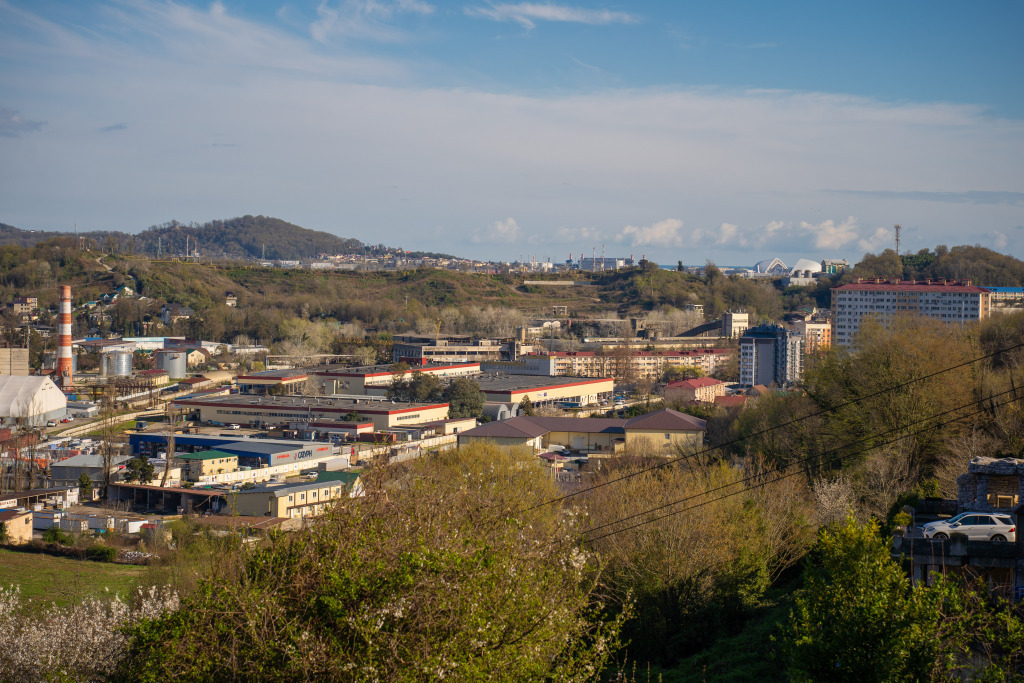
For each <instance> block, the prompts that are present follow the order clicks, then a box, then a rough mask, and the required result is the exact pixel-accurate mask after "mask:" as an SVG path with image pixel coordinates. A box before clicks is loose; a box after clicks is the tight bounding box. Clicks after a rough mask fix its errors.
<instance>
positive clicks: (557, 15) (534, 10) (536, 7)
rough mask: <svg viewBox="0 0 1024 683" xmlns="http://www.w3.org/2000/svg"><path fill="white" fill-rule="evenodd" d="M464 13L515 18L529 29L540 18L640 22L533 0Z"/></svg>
mask: <svg viewBox="0 0 1024 683" xmlns="http://www.w3.org/2000/svg"><path fill="white" fill-rule="evenodd" d="M465 13H466V15H467V16H470V17H481V18H484V19H492V20H494V21H514V22H515V23H517V24H519V25H520V26H522V27H523V28H526V29H532V28H534V27H535V26H536V22H537V21H560V22H571V23H577V24H591V25H594V26H603V25H606V24H633V23H636V22H637V21H639V18H638V17H637V16H635V15H633V14H629V13H627V12H613V11H611V10H600V9H584V8H580V7H566V6H565V5H549V4H546V3H534V2H520V3H515V4H511V3H498V4H494V5H491V6H489V7H467V8H466V9H465Z"/></svg>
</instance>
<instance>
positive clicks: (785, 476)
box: [581, 388, 1021, 542]
mask: <svg viewBox="0 0 1024 683" xmlns="http://www.w3.org/2000/svg"><path fill="white" fill-rule="evenodd" d="M1016 392H1017V389H1016V388H1014V389H1009V390H1007V391H1004V392H1000V393H999V394H994V395H992V396H989V397H987V398H983V399H979V400H977V401H972V402H971V403H968V404H965V405H963V406H960V407H958V408H953V409H951V410H947V411H943V412H942V413H937V414H935V415H932V416H930V417H927V418H923V419H921V420H918V421H917V422H914V423H911V424H920V423H921V422H927V421H928V420H933V419H935V418H937V417H941V416H942V415H946V414H948V413H950V412H954V411H956V410H962V409H963V408H966V407H969V406H972V405H976V404H979V403H984V402H986V401H991V400H992V399H993V398H996V397H997V396H1003V395H1005V394H1008V393H1016ZM1020 400H1021V397H1017V396H1015V397H1014V398H1012V399H1010V400H1008V401H1004V402H1002V403H1000V404H998V405H996V404H993V405H992V407H994V408H998V407H1002V406H1004V405H1009V404H1010V403H1014V402H1016V401H1020ZM985 410H986V408H984V407H982V408H981V409H979V410H976V411H974V412H972V413H969V414H967V415H960V416H958V417H954V418H952V419H951V420H950V421H949V422H946V423H943V424H937V425H931V426H928V427H925V428H923V429H920V430H918V431H916V432H913V433H911V434H901V435H899V436H896V437H894V438H892V439H890V440H888V441H884V442H882V443H880V444H872V445H870V446H867V447H865V448H862V449H860V450H858V451H854V452H853V453H847V454H841V455H837V456H835V457H834V458H831V459H829V460H826V461H825V462H826V463H832V462H836V461H842V460H844V459H846V458H849V457H852V456H854V455H859V454H861V453H864V452H867V451H870V450H873V449H875V448H879V447H881V446H887V445H889V444H893V443H896V442H897V441H901V440H903V439H907V438H909V437H911V436H918V435H919V434H924V433H925V432H928V431H931V430H933V429H938V428H939V427H942V426H945V425H946V424H949V423H950V422H957V421H960V420H963V419H966V418H968V417H973V416H975V415H979V414H981V413H983V412H985ZM909 426H910V425H906V426H905V427H901V428H899V429H905V428H906V427H909ZM892 431H896V430H895V429H894V430H889V432H892ZM882 433H883V434H884V433H886V432H882ZM874 436H878V435H877V434H876V435H874ZM869 438H870V437H869ZM853 443H856V442H852V443H851V444H846V445H845V446H842V447H840V448H845V447H847V446H850V445H852V444H853ZM832 450H837V449H832ZM828 452H830V451H826V452H825V453H828ZM825 453H822V454H818V455H817V456H816V457H821V456H822V455H825ZM809 459H810V456H809V457H808V458H804V459H803V461H804V462H806V461H808V460H809ZM795 464H797V463H793V464H791V465H789V466H788V467H786V468H776V469H775V470H768V472H766V473H761V474H758V475H751V476H749V477H746V478H744V479H740V480H739V481H735V482H732V483H730V484H723V485H721V486H718V487H715V488H713V489H708V490H707V491H702V492H701V493H695V494H692V495H689V496H685V497H683V498H680V499H678V500H675V501H672V502H670V503H665V504H664V505H659V506H658V507H655V508H651V509H650V510H646V511H644V512H639V513H636V514H634V515H630V516H628V517H622V518H620V519H616V520H613V521H611V522H606V523H605V524H601V525H599V526H596V527H592V528H590V529H586V530H584V531H583V532H581V533H583V534H590V533H592V532H594V531H597V530H599V529H604V528H607V527H609V526H612V525H614V524H621V523H622V522H627V521H629V520H631V519H636V518H637V517H641V516H643V515H649V514H651V513H652V512H657V511H659V510H664V509H666V508H671V507H675V506H676V505H679V504H680V503H685V502H686V501H688V500H693V499H694V498H700V497H702V496H706V495H709V494H711V493H715V492H718V491H721V490H723V489H727V488H731V487H733V486H738V485H740V484H745V483H747V482H749V481H751V480H753V479H760V478H762V477H764V476H765V474H771V473H773V472H775V473H784V472H785V470H786V469H789V467H792V466H793V465H795ZM802 473H803V472H802V471H801V470H797V471H795V472H789V473H786V474H781V476H779V477H776V478H775V479H772V480H770V481H765V482H761V483H758V484H757V485H756V486H747V487H745V488H742V489H740V490H738V491H733V492H731V493H727V494H725V495H722V496H719V497H718V498H711V499H709V500H705V501H701V502H699V503H695V504H694V505H690V506H687V507H685V508H682V509H680V510H673V511H671V512H667V513H665V514H663V515H659V516H657V517H652V518H651V519H646V520H644V521H642V522H638V523H636V524H632V525H630V526H627V527H624V528H622V529H616V530H613V531H609V532H608V533H605V534H602V535H600V536H596V537H593V538H588V539H587V540H589V541H590V542H594V541H598V540H601V539H602V538H607V537H608V536H614V535H615V534H619V533H622V532H625V531H630V530H632V529H636V528H637V527H641V526H643V525H645V524H650V523H651V522H656V521H658V520H661V519H665V518H667V517H672V516H673V515H677V514H680V513H682V512H687V511H689V510H693V509H696V508H699V507H703V506H705V505H710V504H711V503H714V502H717V501H721V500H724V499H726V498H730V497H732V496H736V495H739V494H741V493H745V492H747V491H752V490H754V489H757V488H763V487H765V486H767V485H769V484H774V483H776V482H779V481H782V480H783V479H788V478H789V477H794V476H797V475H799V474H802Z"/></svg>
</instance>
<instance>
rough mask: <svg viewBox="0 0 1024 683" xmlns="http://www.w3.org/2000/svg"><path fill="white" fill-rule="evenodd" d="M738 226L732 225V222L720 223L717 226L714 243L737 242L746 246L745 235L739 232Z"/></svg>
mask: <svg viewBox="0 0 1024 683" xmlns="http://www.w3.org/2000/svg"><path fill="white" fill-rule="evenodd" d="M739 231H740V229H739V226H737V225H733V224H732V223H722V225H721V226H720V227H719V228H718V239H717V240H715V243H716V244H737V245H739V246H746V244H747V240H746V238H745V237H743V236H742V235H740V234H739Z"/></svg>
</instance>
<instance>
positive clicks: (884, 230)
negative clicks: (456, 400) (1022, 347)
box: [0, 0, 1024, 264]
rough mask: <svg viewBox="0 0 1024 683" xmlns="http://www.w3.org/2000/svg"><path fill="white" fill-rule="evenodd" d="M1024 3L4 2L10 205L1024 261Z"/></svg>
mask: <svg viewBox="0 0 1024 683" xmlns="http://www.w3.org/2000/svg"><path fill="white" fill-rule="evenodd" d="M1022 20H1024V5H1022V4H1021V3H1019V2H1003V3H1000V2H991V3H951V2H903V3H891V2H890V3H856V4H849V5H841V4H840V3H822V2H779V3H765V2H756V3H755V2H717V3H711V2H701V3H697V2H689V3H686V2H675V3H669V2H629V3H624V2H623V3H602V2H580V3H564V4H563V3H545V2H524V3H518V2H504V3H502V2H429V1H428V0H353V1H342V2H339V1H337V0H334V1H331V2H326V1H325V2H301V1H297V0H296V1H293V2H287V3H282V2H275V3H270V2H251V1H250V2H239V1H233V0H232V1H228V0H224V1H222V2H219V3H210V2H184V1H181V2H165V1H162V0H156V1H153V2H142V1H141V0H116V1H113V2H83V1H76V2H47V1H46V0H34V1H32V2H17V1H12V0H0V221H2V222H5V223H9V224H12V225H15V226H18V227H22V228H26V229H45V230H70V229H72V228H73V225H74V223H75V222H76V221H77V222H78V225H79V227H80V228H81V229H118V230H126V231H131V232H134V231H138V230H141V229H144V228H145V227H148V226H149V225H153V224H156V223H161V222H164V221H167V220H171V219H177V220H181V221H192V220H195V221H205V220H209V219H214V218H228V217H231V216H236V215H242V214H247V213H251V214H264V215H272V216H277V217H280V218H283V219H285V220H289V221H292V222H295V223H298V224H300V225H303V226H305V227H309V228H314V229H319V230H326V231H329V232H333V233H336V234H339V235H342V236H350V237H356V238H358V239H361V240H363V241H365V242H370V243H378V242H383V243H385V244H389V245H393V246H402V247H404V248H407V249H431V250H437V251H447V252H452V253H457V254H460V255H467V256H477V257H482V258H495V259H499V258H500V259H507V260H510V259H515V258H520V257H524V258H526V257H529V256H532V255H537V257H538V258H546V257H551V258H554V259H558V260H561V259H564V258H567V257H568V256H569V254H570V253H572V254H576V255H578V254H579V253H580V252H581V251H582V252H586V253H588V254H589V253H590V252H591V250H592V249H593V248H595V247H596V249H597V250H598V251H600V250H601V246H602V244H603V245H606V246H605V249H606V252H607V253H608V254H622V255H628V254H635V255H637V256H639V255H641V254H646V255H647V256H648V257H649V258H652V259H653V260H656V261H658V262H662V263H674V262H676V261H677V260H683V261H684V262H686V263H702V262H704V261H705V260H706V259H712V260H714V261H716V262H718V263H723V264H748V263H750V264H752V263H754V262H755V261H757V260H760V259H762V258H766V257H771V256H781V257H782V258H783V259H784V260H787V261H792V260H795V259H796V258H798V257H809V258H814V259H820V258H823V257H847V258H851V259H857V258H859V257H860V256H861V255H862V254H863V253H864V252H865V251H877V250H880V249H882V248H885V247H887V246H889V245H890V244H891V241H892V238H891V235H892V231H891V227H892V224H893V223H901V224H902V225H903V226H904V228H905V229H904V233H903V244H904V245H905V246H906V247H907V248H910V249H912V250H917V249H920V248H923V247H933V246H935V245H936V244H940V243H944V244H948V245H954V244H964V243H967V244H974V243H978V244H983V245H985V246H990V247H993V248H995V249H998V250H1000V251H1003V252H1006V253H1012V254H1014V255H1015V256H1018V257H1024V74H1022V71H1024V41H1021V40H1020V39H1019V36H1018V35H1015V33H1014V32H1019V28H1020V26H1021V25H1024V21H1022Z"/></svg>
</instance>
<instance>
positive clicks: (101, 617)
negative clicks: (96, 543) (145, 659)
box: [0, 587, 178, 683]
mask: <svg viewBox="0 0 1024 683" xmlns="http://www.w3.org/2000/svg"><path fill="white" fill-rule="evenodd" d="M177 607H178V598H177V596H176V595H175V594H174V593H173V592H171V591H169V590H167V589H156V588H150V589H149V590H147V591H143V590H141V589H140V590H139V593H138V595H136V596H135V599H134V600H133V601H130V602H128V601H125V600H122V599H121V598H120V597H119V596H115V597H114V599H113V600H99V599H89V600H85V601H83V602H80V603H78V604H74V605H71V606H69V607H57V606H52V607H49V608H48V609H46V610H44V611H42V612H41V613H38V614H35V613H32V612H29V611H27V610H26V605H24V604H23V603H22V601H21V593H20V591H19V589H18V588H14V587H11V588H4V587H0V678H2V679H3V680H4V681H11V682H12V683H14V682H18V681H26V682H28V681H44V680H46V681H57V680H60V681H103V680H107V677H108V676H109V675H110V673H111V672H112V671H113V670H114V668H115V667H116V666H117V663H118V662H119V661H120V660H121V657H122V656H123V654H124V647H125V643H126V642H127V638H126V637H125V635H124V634H123V632H122V629H123V628H124V627H125V626H128V625H131V624H133V623H135V622H137V621H138V620H140V619H146V618H154V617H157V616H159V615H160V614H162V613H163V612H164V611H165V610H174V609H177Z"/></svg>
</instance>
